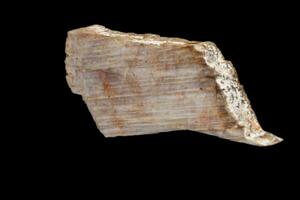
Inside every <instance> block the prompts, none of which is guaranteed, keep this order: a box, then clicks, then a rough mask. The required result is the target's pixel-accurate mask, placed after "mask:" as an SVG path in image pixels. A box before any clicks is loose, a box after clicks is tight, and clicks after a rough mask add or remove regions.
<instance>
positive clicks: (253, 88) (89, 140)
mask: <svg viewBox="0 0 300 200" xmlns="http://www.w3.org/2000/svg"><path fill="white" fill-rule="evenodd" d="M35 6H38V7H37V8H35V7H34V6H33V7H32V10H33V11H32V12H31V11H28V10H23V12H22V13H24V14H22V16H23V17H24V19H22V16H21V17H20V18H19V20H20V21H22V23H20V22H19V23H18V26H19V27H22V28H24V30H28V32H27V31H25V33H24V35H25V36H28V39H27V40H26V41H25V42H27V43H28V44H30V46H31V47H32V49H30V50H29V49H26V51H28V53H29V54H30V55H31V58H32V57H34V59H33V61H32V63H31V67H30V69H32V74H31V75H33V76H34V77H35V79H29V78H28V79H27V83H29V86H30V88H33V91H32V92H33V93H34V94H38V96H39V97H38V98H39V100H37V99H35V98H33V97H29V96H30V95H29V94H28V91H26V92H25V90H21V91H20V92H21V93H22V94H23V93H24V95H25V96H28V98H27V99H26V101H28V102H30V103H33V106H31V107H30V108H29V110H30V111H29V114H32V115H33V118H31V117H29V116H28V120H30V121H31V123H30V124H31V125H33V127H32V128H31V129H30V130H31V132H34V133H37V136H36V137H34V139H33V141H34V143H35V144H38V146H39V147H37V148H33V151H34V152H35V154H36V153H37V152H38V153H40V155H39V159H45V160H44V161H45V164H46V165H47V166H48V167H49V169H50V170H49V171H48V172H49V173H51V172H52V171H53V170H54V171H58V172H59V174H61V176H60V175H59V176H58V177H59V180H60V179H61V178H65V177H68V178H66V179H68V180H76V179H78V176H80V175H79V174H85V175H82V176H90V177H95V176H97V175H100V177H102V179H96V178H95V180H94V181H96V182H101V180H102V181H104V176H106V175H107V176H108V177H109V178H108V180H111V181H112V186H113V185H119V186H120V184H121V185H123V186H126V185H128V184H129V180H132V179H133V180H137V181H136V182H135V183H136V184H137V185H138V184H139V183H140V181H141V180H153V181H154V182H155V184H162V185H163V184H164V183H165V181H166V184H170V183H169V181H170V180H171V181H170V182H173V181H174V182H173V183H174V185H176V183H177V180H181V181H179V182H178V184H179V183H180V184H179V185H181V184H183V185H184V183H187V184H188V183H191V182H193V181H196V184H200V183H203V182H205V181H211V182H212V183H211V184H212V187H214V186H216V185H218V184H220V185H222V186H224V185H226V184H227V182H229V181H231V180H232V179H233V180H234V181H235V183H234V185H235V186H238V185H239V184H240V183H241V182H240V181H241V180H246V182H247V181H248V180H249V181H250V180H251V181H254V183H255V185H259V187H260V188H263V187H265V185H268V186H272V187H275V188H274V189H273V190H276V187H279V188H281V187H282V185H284V184H289V183H290V182H291V181H292V180H294V179H297V175H298V173H295V172H296V169H297V167H298V164H297V160H299V154H298V153H297V151H296V149H297V148H296V146H297V145H296V144H297V141H296V136H297V135H298V134H299V131H298V130H297V129H296V128H295V127H296V126H297V124H298V123H299V122H298V119H299V117H298V114H297V109H298V106H296V103H297V102H298V101H297V93H298V91H299V88H297V85H298V83H297V81H298V77H297V68H298V65H299V64H297V62H295V61H296V60H297V59H298V55H297V51H295V50H294V49H295V46H296V45H297V43H298V41H297V39H298V38H297V28H296V27H297V25H298V24H297V17H296V15H297V12H296V11H295V10H296V9H295V8H296V7H293V5H289V4H284V5H282V4H279V3H276V2H272V4H267V5H263V4H261V3H257V4H255V5H254V4H248V3H237V2H235V3H232V4H231V5H229V4H227V5H225V4H224V5H223V4H220V3H217V2H212V4H211V5H209V4H208V3H207V2H206V3H204V2H201V1H199V2H197V3H190V2H178V3H176V2H173V3H171V2H169V3H165V4H163V3H162V2H150V1H143V2H137V3H128V2H126V3H124V2H123V3H120V2H112V3H111V5H108V3H103V2H97V3H89V4H88V3H86V4H84V3H80V4H79V3H70V4H69V5H64V6H62V5H48V4H43V5H35ZM93 24H100V25H104V26H106V27H107V28H110V29H113V30H118V31H122V32H135V33H154V34H159V35H161V36H167V37H181V38H185V39H188V40H198V41H213V42H214V43H216V45H217V46H218V47H219V49H220V50H221V51H222V53H223V55H224V57H225V58H226V59H227V60H230V61H232V63H233V64H234V66H235V68H236V70H237V72H238V75H239V79H240V82H241V84H243V86H244V88H245V90H246V93H247V95H248V97H249V99H250V101H251V104H252V108H253V109H254V111H255V113H256V115H257V117H258V120H259V122H260V124H261V126H262V127H263V128H264V130H266V131H269V132H271V133H274V134H276V135H278V136H279V137H282V138H283V139H284V141H283V142H282V143H280V144H277V145H274V146H271V147H255V146H250V145H246V144H240V143H234V142H231V141H227V140H222V139H219V138H216V137H213V136H208V135H205V134H199V133H195V132H191V131H175V132H169V133H161V134H153V135H145V136H132V137H118V138H104V137H103V135H102V134H101V133H100V132H99V131H98V130H97V128H96V126H95V124H94V121H93V119H92V117H91V115H90V114H89V112H88V110H87V107H86V106H85V104H84V102H83V101H82V100H81V97H80V96H79V95H75V94H73V93H72V92H71V91H70V89H69V87H68V85H67V83H66V80H65V75H66V72H65V68H64V67H65V66H64V59H65V53H64V48H65V39H66V35H67V31H69V30H72V29H76V28H80V27H84V26H89V25H93ZM29 30H30V31H29ZM27 47H28V46H27ZM20 48H21V49H22V48H24V47H20ZM41 63H42V64H41ZM28 107H29V106H28ZM33 108H34V109H33ZM33 110H34V111H36V110H37V113H38V114H33V113H36V112H34V111H33ZM40 149H43V150H46V151H45V152H44V151H40ZM54 174H55V173H54ZM121 177H122V178H121ZM236 178H237V179H236ZM97 180H98V181H97ZM105 180H107V179H105ZM204 180H205V181H204ZM270 180H271V181H270ZM214 181H216V182H214ZM267 181H268V182H267ZM205 183H208V182H205ZM171 184H172V183H171ZM194 187H195V185H194ZM242 187H243V186H242ZM265 192H267V191H265ZM276 192H279V191H277V190H276Z"/></svg>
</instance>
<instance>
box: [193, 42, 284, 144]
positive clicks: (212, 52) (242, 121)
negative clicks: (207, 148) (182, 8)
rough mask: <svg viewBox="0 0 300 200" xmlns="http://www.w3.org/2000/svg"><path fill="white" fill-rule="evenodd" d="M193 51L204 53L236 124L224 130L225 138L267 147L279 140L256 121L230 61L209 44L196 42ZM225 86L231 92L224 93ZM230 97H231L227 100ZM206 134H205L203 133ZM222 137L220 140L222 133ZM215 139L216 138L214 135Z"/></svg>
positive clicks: (225, 91)
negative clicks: (231, 136) (229, 136)
mask: <svg viewBox="0 0 300 200" xmlns="http://www.w3.org/2000/svg"><path fill="white" fill-rule="evenodd" d="M194 48H195V50H197V51H199V52H201V53H203V54H204V60H205V62H206V64H207V66H209V67H211V68H212V69H213V70H214V71H215V73H216V83H217V86H218V87H219V90H220V91H221V94H222V96H223V97H224V99H225V101H226V109H227V111H228V113H229V114H230V115H231V116H232V117H233V118H234V119H235V121H236V122H237V125H236V127H238V128H236V129H234V128H233V129H230V130H225V131H224V132H226V133H228V134H229V135H233V136H234V135H239V136H241V135H242V136H243V137H233V138H227V139H229V140H233V141H236V142H243V143H247V144H251V145H257V146H270V145H274V144H277V143H279V142H281V141H283V139H282V138H280V137H277V136H275V135H274V134H272V133H269V132H266V131H264V130H263V129H262V128H261V126H260V124H259V123H258V121H257V118H256V116H255V113H254V111H253V110H252V108H251V105H250V101H249V99H248V97H247V95H246V93H245V91H244V89H243V87H242V86H241V85H240V83H239V81H238V76H237V72H236V70H235V68H234V67H233V65H232V63H231V62H230V61H226V60H225V59H224V57H223V55H222V53H221V51H220V50H219V49H218V48H217V46H216V45H215V44H214V43H212V42H200V43H197V44H195V45H194ZM227 86H231V88H234V89H235V92H234V93H233V91H232V90H233V89H231V90H227V89H226V88H227ZM232 96H233V97H234V98H231V97H232ZM205 133H207V134H210V133H209V132H205ZM220 135H222V137H223V138H224V136H223V134H220ZM217 136H218V135H217Z"/></svg>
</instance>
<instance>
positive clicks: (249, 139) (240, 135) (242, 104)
mask: <svg viewBox="0 0 300 200" xmlns="http://www.w3.org/2000/svg"><path fill="white" fill-rule="evenodd" d="M79 30H80V31H81V32H85V31H86V32H87V33H90V32H94V33H97V34H99V35H102V36H109V37H116V38H122V37H127V38H129V39H130V40H131V41H132V42H137V43H143V44H149V45H158V46H160V45H163V44H165V43H172V44H176V45H184V46H186V45H188V46H191V47H193V49H194V50H195V51H197V52H199V53H201V54H202V55H203V57H204V60H205V62H206V64H207V66H208V67H210V68H211V69H213V70H214V72H215V75H216V83H217V86H218V89H219V91H221V94H222V96H223V98H224V100H225V101H226V110H227V111H228V114H229V115H231V116H232V118H233V119H234V120H235V121H236V126H235V127H233V128H231V129H228V130H224V131H222V132H215V131H213V132H209V131H205V130H203V131H201V130H199V131H200V132H203V133H206V134H209V135H214V136H218V137H221V138H226V139H229V140H232V141H236V142H242V143H247V144H251V145H257V146H270V145H274V144H277V143H279V142H281V141H282V140H283V139H281V138H279V137H277V136H275V135H273V134H271V133H268V132H266V131H264V130H263V129H262V128H261V127H260V125H259V123H258V121H257V118H256V116H255V114H254V112H253V110H252V108H251V105H250V102H249V100H248V98H247V95H246V93H245V91H244V89H243V87H242V86H241V85H240V84H239V81H238V77H237V73H236V71H235V69H234V67H233V65H232V63H231V62H230V61H226V60H225V59H224V57H223V55H222V54H221V52H220V50H219V49H218V48H217V47H216V45H215V44H214V43H212V42H195V41H188V40H185V39H180V38H167V37H160V36H158V35H154V34H144V35H139V34H135V33H122V32H118V31H112V30H109V29H107V28H105V27H104V26H100V25H93V26H89V27H85V28H80V29H76V30H72V31H70V32H69V33H71V32H73V31H79ZM69 50H70V49H69V47H68V43H67V45H66V52H67V55H68V54H69ZM66 64H67V63H66ZM70 70H71V68H68V66H67V72H68V71H69V72H70V73H71V71H70ZM69 72H68V75H67V81H68V84H69V85H70V86H72V84H75V82H74V81H73V79H72V78H73V77H72V76H71V74H70V73H69ZM228 85H229V86H231V88H234V92H233V91H232V90H228V89H226V88H228V87H226V86H228ZM74 88H80V87H71V89H72V91H73V92H74V93H77V94H80V92H79V91H77V90H74ZM232 96H233V97H234V98H229V97H232ZM224 135H226V137H224Z"/></svg>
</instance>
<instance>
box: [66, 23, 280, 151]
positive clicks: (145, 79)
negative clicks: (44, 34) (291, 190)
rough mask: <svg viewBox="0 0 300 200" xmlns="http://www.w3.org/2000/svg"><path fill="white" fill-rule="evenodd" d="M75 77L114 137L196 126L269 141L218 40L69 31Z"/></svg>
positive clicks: (69, 61)
mask: <svg viewBox="0 0 300 200" xmlns="http://www.w3.org/2000/svg"><path fill="white" fill-rule="evenodd" d="M66 54H67V57H66V60H65V63H66V71H67V82H68V84H69V86H70V88H71V90H72V91H73V93H76V94H80V95H82V98H83V100H84V101H85V103H86V104H87V107H88V109H89V111H90V112H91V114H92V116H93V119H94V120H95V123H96V125H97V127H98V129H99V130H100V131H101V132H102V133H103V134H104V135H105V136H106V137H115V136H129V135H144V134H153V133H159V132H167V131H174V130H192V131H197V132H201V133H206V134H210V135H214V136H218V137H221V138H225V139H229V140H232V141H236V142H243V143H248V144H252V145H258V146H268V145H273V144H276V143H278V142H280V141H281V140H282V139H281V138H279V137H277V136H275V135H273V134H271V133H268V132H265V131H264V130H263V129H262V128H261V127H260V125H259V123H258V121H257V119H256V116H255V114H254V112H253V110H252V108H251V106H250V103H249V100H248V98H247V96H246V94H245V92H244V89H243V87H242V86H241V85H240V83H239V81H238V77H237V73H236V71H235V69H234V67H233V65H232V63H231V62H230V61H226V60H224V58H223V56H222V54H221V52H220V50H219V49H218V48H217V47H216V45H215V44H214V43H212V42H196V41H188V40H184V39H179V38H166V37H160V36H158V35H153V34H144V35H139V34H133V33H122V32H117V31H112V30H109V29H107V28H105V27H103V26H99V25H94V26H89V27H85V28H80V29H76V30H72V31H69V32H68V38H67V42H66Z"/></svg>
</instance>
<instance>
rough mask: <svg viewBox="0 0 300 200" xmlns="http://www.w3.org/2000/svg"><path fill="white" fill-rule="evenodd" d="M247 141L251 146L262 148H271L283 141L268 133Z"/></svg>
mask: <svg viewBox="0 0 300 200" xmlns="http://www.w3.org/2000/svg"><path fill="white" fill-rule="evenodd" d="M249 140H250V141H251V144H254V145H257V146H262V147H266V146H272V145H275V144H278V143H280V142H282V141H283V139H282V138H280V137H278V136H276V135H274V134H272V133H269V132H265V134H263V135H260V136H258V137H255V138H251V139H249Z"/></svg>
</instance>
